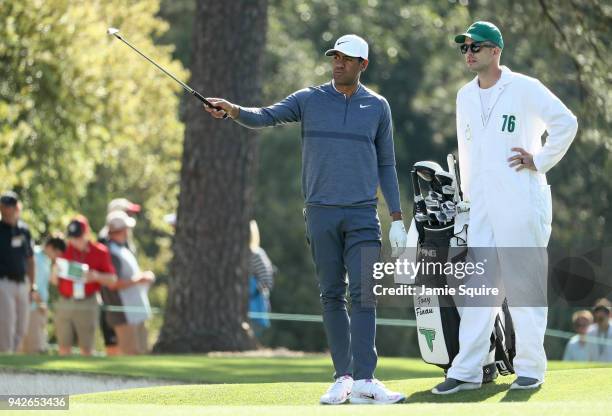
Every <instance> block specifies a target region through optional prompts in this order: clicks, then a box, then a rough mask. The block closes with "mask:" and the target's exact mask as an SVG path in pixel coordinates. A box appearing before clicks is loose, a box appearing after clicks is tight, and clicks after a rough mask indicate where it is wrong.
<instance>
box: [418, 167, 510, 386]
mask: <svg viewBox="0 0 612 416" xmlns="http://www.w3.org/2000/svg"><path fill="white" fill-rule="evenodd" d="M447 162H448V165H449V170H448V172H445V171H443V169H442V168H441V167H440V165H438V164H437V163H435V162H417V163H416V164H415V165H414V168H413V170H412V181H413V187H414V209H413V216H414V219H413V221H412V224H411V227H410V231H409V233H408V234H409V236H413V238H415V239H416V244H415V246H416V253H415V257H414V259H415V260H416V261H417V262H420V263H428V262H441V263H446V262H453V263H456V262H461V261H464V260H465V257H466V255H467V251H468V249H467V220H468V218H467V217H468V212H467V210H468V209H469V208H467V207H466V204H464V203H462V201H461V200H462V193H461V190H460V180H459V172H458V170H457V165H456V162H455V158H454V156H453V155H448V159H447ZM420 180H421V182H425V184H426V185H428V188H429V192H428V193H427V194H426V196H425V197H423V193H422V191H421V189H422V188H421V184H420ZM445 184H446V185H445ZM433 200H437V201H438V203H435V202H434V201H433ZM449 201H450V202H452V203H451V204H449V203H447V202H449ZM453 208H454V211H453ZM413 243H414V242H413ZM411 245H412V244H409V246H411ZM446 284H447V276H446V275H445V274H444V273H441V274H440V273H438V275H436V276H433V278H432V276H431V275H428V276H426V277H425V276H423V275H422V274H417V275H416V276H415V285H416V286H417V287H419V286H421V285H426V286H427V287H432V288H444V287H445V285H446ZM414 308H415V314H416V323H417V337H418V342H419V349H420V352H421V357H422V358H423V360H424V361H425V362H427V363H430V364H435V365H437V366H439V367H441V368H443V369H444V372H445V373H446V371H447V370H448V369H449V368H450V366H451V364H452V362H453V359H454V358H455V356H456V355H457V354H458V353H459V323H460V320H461V318H460V314H459V311H458V310H457V307H456V305H455V302H454V300H453V297H452V296H451V295H440V296H438V295H420V294H417V295H415V296H414ZM483 342H490V348H489V357H488V360H487V361H486V363H487V364H486V365H485V366H484V367H483V383H487V382H490V381H493V380H494V379H495V378H496V377H497V373H498V372H499V374H501V375H507V374H511V373H514V369H513V366H512V360H513V358H514V356H515V335H514V327H513V325H512V318H511V316H510V313H509V310H508V305H507V302H506V301H505V300H504V302H503V305H502V311H501V312H500V314H499V315H498V316H497V318H496V320H495V326H494V329H493V332H492V334H491V337H490V340H483Z"/></svg>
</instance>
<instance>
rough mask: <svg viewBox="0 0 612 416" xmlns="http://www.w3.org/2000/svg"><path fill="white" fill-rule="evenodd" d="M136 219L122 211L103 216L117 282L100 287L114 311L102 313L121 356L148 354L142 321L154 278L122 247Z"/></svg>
mask: <svg viewBox="0 0 612 416" xmlns="http://www.w3.org/2000/svg"><path fill="white" fill-rule="evenodd" d="M135 225H136V220H135V219H134V218H132V217H130V216H129V215H128V214H127V213H126V212H124V211H121V210H118V211H111V212H110V213H109V214H108V216H107V217H106V227H107V228H108V238H109V243H108V248H109V251H110V255H111V259H112V262H113V266H114V268H115V271H116V273H117V278H118V279H117V281H116V282H115V283H114V284H113V285H111V286H108V287H104V288H102V298H103V299H104V304H105V305H106V306H112V307H114V309H115V310H110V311H108V310H107V311H105V313H104V317H105V319H106V323H107V324H108V325H109V326H111V327H112V328H113V329H114V331H115V333H116V334H117V344H118V346H119V350H120V352H121V353H122V354H126V355H134V354H144V353H146V352H147V351H148V347H147V329H146V327H145V322H146V320H147V319H149V318H150V317H151V306H150V304H149V298H148V294H147V292H148V290H149V287H150V286H151V284H152V283H153V281H154V280H155V275H154V274H153V272H152V271H141V270H140V267H139V265H138V261H137V260H136V256H135V255H134V253H133V252H132V251H131V250H130V249H129V248H128V246H127V245H126V243H127V240H128V236H129V231H130V230H131V229H133V228H134V226H135Z"/></svg>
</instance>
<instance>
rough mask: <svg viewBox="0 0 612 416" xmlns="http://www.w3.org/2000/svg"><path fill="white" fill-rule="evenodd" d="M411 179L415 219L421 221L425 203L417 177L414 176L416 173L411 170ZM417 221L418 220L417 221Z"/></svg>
mask: <svg viewBox="0 0 612 416" xmlns="http://www.w3.org/2000/svg"><path fill="white" fill-rule="evenodd" d="M410 174H411V178H412V188H413V191H414V206H415V209H414V211H415V219H417V217H418V218H421V220H423V216H426V214H425V211H426V209H425V201H424V200H423V195H422V194H421V186H420V185H419V177H418V175H417V174H416V171H415V170H414V169H412V171H411V172H410ZM417 221H419V219H417Z"/></svg>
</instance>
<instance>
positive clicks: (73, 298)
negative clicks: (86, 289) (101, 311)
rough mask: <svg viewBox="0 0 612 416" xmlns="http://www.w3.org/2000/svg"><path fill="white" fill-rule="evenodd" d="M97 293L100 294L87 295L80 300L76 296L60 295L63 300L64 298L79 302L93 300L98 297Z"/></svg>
mask: <svg viewBox="0 0 612 416" xmlns="http://www.w3.org/2000/svg"><path fill="white" fill-rule="evenodd" d="M96 293H98V292H94V293H92V294H91V295H87V296H85V297H83V298H80V299H77V298H75V297H74V296H66V295H63V294H61V293H60V296H61V297H62V298H64V299H66V300H77V301H78V300H87V299H90V298H93V297H94V296H96Z"/></svg>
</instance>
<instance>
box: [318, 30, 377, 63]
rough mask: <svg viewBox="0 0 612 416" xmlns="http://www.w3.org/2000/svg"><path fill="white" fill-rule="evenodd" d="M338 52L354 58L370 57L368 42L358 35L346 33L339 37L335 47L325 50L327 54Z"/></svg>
mask: <svg viewBox="0 0 612 416" xmlns="http://www.w3.org/2000/svg"><path fill="white" fill-rule="evenodd" d="M336 52H341V53H343V54H345V55H347V56H352V57H353V58H363V59H368V42H366V41H365V40H364V39H363V38H361V37H359V36H357V35H344V36H341V37H339V38H338V40H337V41H336V43H335V44H334V48H333V49H329V50H328V51H327V52H325V55H327V56H331V55H333V54H334V53H336Z"/></svg>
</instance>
